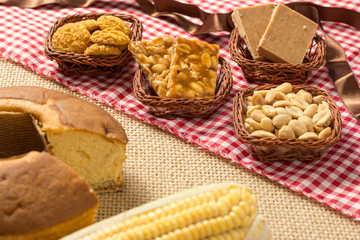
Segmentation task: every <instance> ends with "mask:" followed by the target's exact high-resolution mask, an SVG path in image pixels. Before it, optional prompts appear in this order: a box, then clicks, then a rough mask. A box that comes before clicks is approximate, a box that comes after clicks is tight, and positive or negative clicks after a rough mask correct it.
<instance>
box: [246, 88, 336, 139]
mask: <svg viewBox="0 0 360 240" xmlns="http://www.w3.org/2000/svg"><path fill="white" fill-rule="evenodd" d="M245 104H246V105H247V109H246V116H244V119H245V128H246V130H247V131H248V132H249V133H250V134H251V135H252V136H259V137H279V138H298V139H317V138H326V137H328V136H330V134H331V128H330V124H331V112H330V108H329V105H328V103H327V102H326V101H324V99H323V96H322V95H317V96H313V95H311V93H309V92H307V91H305V90H300V91H298V92H296V93H295V92H293V87H292V85H291V84H290V83H283V84H281V85H279V86H277V87H276V88H272V89H270V90H259V91H254V93H253V95H252V96H248V97H246V99H245Z"/></svg>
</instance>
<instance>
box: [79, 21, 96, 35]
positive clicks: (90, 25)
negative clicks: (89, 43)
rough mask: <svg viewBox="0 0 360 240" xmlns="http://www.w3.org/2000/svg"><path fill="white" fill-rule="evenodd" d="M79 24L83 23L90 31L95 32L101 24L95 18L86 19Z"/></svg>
mask: <svg viewBox="0 0 360 240" xmlns="http://www.w3.org/2000/svg"><path fill="white" fill-rule="evenodd" d="M79 24H80V25H82V26H83V27H84V28H86V29H87V30H88V31H90V32H93V31H95V30H98V29H99V26H98V24H97V22H96V21H95V20H94V19H88V20H84V21H81V22H79Z"/></svg>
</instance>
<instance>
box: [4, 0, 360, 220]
mask: <svg viewBox="0 0 360 240" xmlns="http://www.w3.org/2000/svg"><path fill="white" fill-rule="evenodd" d="M187 2H188V3H192V4H196V5H198V6H199V7H201V8H202V9H204V10H205V11H208V12H223V13H225V12H229V11H231V10H232V9H233V8H234V7H246V6H251V5H257V4H263V3H268V2H272V1H269V0H257V1H254V0H252V1H244V0H241V1H231V0H223V1H215V0H206V1H200V0H196V1H187ZM274 2H275V1H274ZM314 3H316V4H320V5H324V6H338V7H346V8H349V9H353V10H356V11H360V2H359V1H358V0H351V1H350V0H344V1H338V0H328V1H325V0H317V1H314ZM89 12H107V13H126V14H131V15H134V16H136V17H137V18H139V19H140V20H141V21H142V23H143V25H144V33H143V39H145V40H146V39H152V38H154V37H156V36H161V35H165V34H167V35H171V36H174V37H175V36H185V37H187V38H193V39H200V40H203V41H206V42H209V43H214V44H218V45H220V47H221V48H220V55H221V56H223V57H224V58H225V59H227V60H228V62H229V63H230V64H231V67H232V74H233V79H234V88H233V91H232V94H231V95H230V96H229V97H228V98H227V99H226V101H225V103H224V104H222V105H221V106H220V107H219V108H218V109H217V110H216V112H215V113H214V114H213V115H212V116H211V117H209V118H206V119H188V118H171V119H163V118H157V117H154V116H153V115H151V114H149V112H148V109H147V107H146V106H143V105H142V104H141V103H140V102H138V101H137V100H136V98H135V97H134V94H133V90H132V78H133V76H134V73H135V69H136V64H135V63H134V62H129V63H128V65H127V66H125V67H124V70H123V71H122V72H121V74H120V75H118V76H117V77H114V78H107V77H101V76H91V77H89V76H64V75H63V74H61V73H60V72H59V70H58V67H57V64H56V62H52V61H50V60H49V59H48V58H46V57H45V55H44V53H43V51H44V39H45V36H46V33H47V31H48V30H49V28H50V26H51V25H52V24H54V22H55V21H56V20H58V19H60V18H61V17H65V16H67V15H72V14H82V13H89ZM324 27H325V30H326V31H327V32H328V33H329V35H331V36H333V37H334V38H335V39H336V40H337V41H339V42H340V44H341V45H342V46H343V47H344V49H345V50H346V54H347V58H348V60H349V63H350V66H351V67H352V69H353V71H354V73H355V75H356V77H357V79H360V50H359V48H360V31H358V30H356V29H354V28H351V27H349V26H346V25H344V24H339V23H324ZM0 54H1V55H0V56H2V57H4V58H7V59H11V60H13V61H15V62H19V63H21V64H23V65H25V66H27V67H29V68H30V69H32V70H33V71H35V72H36V73H38V74H40V75H45V76H48V77H50V78H51V79H53V80H54V81H56V82H59V83H61V84H63V85H65V86H67V87H68V88H69V89H72V90H75V91H77V92H80V93H81V94H84V95H87V96H89V97H91V98H92V99H95V100H97V101H99V102H103V103H105V104H108V105H109V106H111V107H114V108H116V109H118V110H120V111H122V112H125V113H127V114H130V115H132V116H135V117H137V118H139V119H141V120H143V121H145V122H148V123H151V124H153V125H155V126H157V127H159V128H161V129H164V130H166V131H169V132H171V133H173V134H175V135H177V136H179V137H181V138H183V139H185V140H187V141H189V142H192V143H195V144H197V145H199V146H200V148H203V149H208V150H210V151H213V152H215V153H217V154H220V155H222V156H224V157H226V158H227V159H229V160H230V161H232V162H236V163H238V164H241V165H243V166H244V167H246V168H248V169H251V170H253V171H255V172H257V173H259V174H262V175H264V176H266V177H268V178H270V179H272V180H274V181H276V182H279V183H280V184H283V185H285V186H287V187H289V188H291V189H293V190H295V191H297V192H300V193H302V194H304V195H306V196H308V197H311V198H313V199H316V200H318V201H320V202H322V203H324V204H326V205H328V206H330V207H332V208H334V209H337V210H339V211H341V212H342V213H344V214H347V215H349V216H351V217H353V218H355V219H357V220H360V157H359V156H360V125H359V124H358V123H357V122H356V121H355V119H354V118H353V117H352V115H351V114H350V113H349V111H348V110H347V109H346V108H345V106H344V104H343V103H342V102H341V100H340V98H339V96H338V94H337V92H336V90H335V88H334V84H333V83H332V81H331V80H330V77H329V74H328V72H327V69H326V67H325V66H323V67H321V68H320V69H319V70H318V71H315V72H314V73H313V75H312V77H311V78H310V80H308V82H307V84H308V85H313V86H317V87H320V88H322V89H324V90H326V91H327V92H329V93H330V94H331V95H332V96H333V98H334V100H335V101H336V103H337V105H338V107H339V109H340V111H341V118H342V127H343V131H342V139H341V140H340V141H339V142H338V143H337V144H336V145H335V146H334V147H332V148H331V149H329V150H328V151H327V152H326V154H325V156H324V157H323V159H322V160H320V161H317V162H300V161H294V162H260V161H258V160H255V159H254V158H253V157H252V156H251V155H250V153H249V148H248V146H247V145H245V144H244V143H242V142H241V141H240V140H239V138H238V137H237V136H236V134H235V131H234V128H233V123H232V98H233V97H234V95H235V93H236V92H238V91H239V90H241V89H243V88H246V87H254V86H257V85H256V84H253V83H249V82H247V81H246V80H245V79H244V77H243V74H242V72H241V70H240V68H239V67H238V66H237V64H235V63H234V62H233V61H232V59H231V57H230V55H229V34H227V33H216V34H204V35H201V36H197V37H195V36H192V35H190V34H188V33H186V32H184V31H183V30H182V29H180V28H179V26H178V25H177V24H176V23H175V22H173V21H170V20H169V19H166V18H162V19H157V18H152V17H150V16H148V15H146V14H145V13H144V12H143V11H142V10H141V9H140V7H139V6H138V5H137V3H136V2H135V1H130V0H129V1H96V2H95V3H93V4H92V5H91V6H89V7H88V8H71V7H69V6H65V5H61V4H49V5H45V6H43V7H39V8H36V9H22V8H17V7H9V6H5V5H0ZM180 160H181V159H180ZM199 174H201V170H199Z"/></svg>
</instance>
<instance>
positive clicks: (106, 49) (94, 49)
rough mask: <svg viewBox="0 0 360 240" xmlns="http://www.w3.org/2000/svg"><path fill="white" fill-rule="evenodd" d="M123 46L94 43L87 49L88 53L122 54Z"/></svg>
mask: <svg viewBox="0 0 360 240" xmlns="http://www.w3.org/2000/svg"><path fill="white" fill-rule="evenodd" d="M122 50H124V48H123V49H121V48H118V47H115V46H109V45H99V44H92V45H91V46H90V47H88V48H87V49H86V50H85V54H86V55H97V56H99V55H120V54H121V53H122Z"/></svg>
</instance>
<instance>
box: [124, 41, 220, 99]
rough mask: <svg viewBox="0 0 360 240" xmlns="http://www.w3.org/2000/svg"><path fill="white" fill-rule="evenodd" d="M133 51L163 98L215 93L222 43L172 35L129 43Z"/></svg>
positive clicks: (192, 96)
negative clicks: (217, 43)
mask: <svg viewBox="0 0 360 240" xmlns="http://www.w3.org/2000/svg"><path fill="white" fill-rule="evenodd" d="M129 50H130V52H131V53H132V54H133V55H134V57H135V59H136V61H137V62H138V63H139V65H140V66H141V68H142V70H143V72H144V74H145V76H146V77H147V79H148V80H149V82H150V85H151V86H152V88H153V89H154V90H155V92H156V93H157V95H158V96H160V97H163V98H195V97H208V96H214V95H215V87H216V80H217V73H216V71H217V68H218V57H219V46H218V45H215V44H208V43H205V42H201V41H198V40H188V39H186V38H182V37H177V38H176V39H175V40H174V39H173V38H171V37H169V36H164V37H157V38H155V39H153V40H151V41H138V42H133V43H130V45H129Z"/></svg>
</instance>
